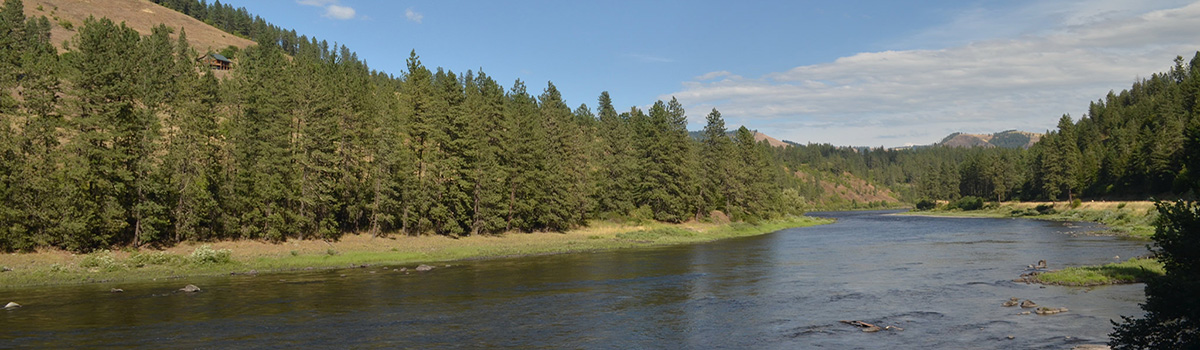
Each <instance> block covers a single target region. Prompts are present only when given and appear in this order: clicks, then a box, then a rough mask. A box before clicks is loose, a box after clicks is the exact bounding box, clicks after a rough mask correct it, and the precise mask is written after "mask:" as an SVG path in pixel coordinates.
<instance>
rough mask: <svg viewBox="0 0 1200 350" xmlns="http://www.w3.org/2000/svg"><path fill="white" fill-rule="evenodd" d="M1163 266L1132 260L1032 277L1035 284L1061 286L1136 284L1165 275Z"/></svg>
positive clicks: (1071, 268)
mask: <svg viewBox="0 0 1200 350" xmlns="http://www.w3.org/2000/svg"><path fill="white" fill-rule="evenodd" d="M1165 273H1166V272H1165V270H1163V264H1162V263H1161V262H1159V261H1158V260H1154V259H1149V258H1133V259H1129V260H1126V261H1123V262H1118V263H1111V264H1104V265H1101V266H1081V267H1068V268H1065V269H1062V270H1057V271H1050V272H1046V273H1041V274H1038V275H1036V276H1034V279H1035V280H1036V282H1039V283H1043V284H1053V285H1062V286H1097V285H1106V284H1121V283H1137V282H1143V281H1145V280H1146V279H1148V278H1153V277H1158V276H1162V275H1163V274H1165Z"/></svg>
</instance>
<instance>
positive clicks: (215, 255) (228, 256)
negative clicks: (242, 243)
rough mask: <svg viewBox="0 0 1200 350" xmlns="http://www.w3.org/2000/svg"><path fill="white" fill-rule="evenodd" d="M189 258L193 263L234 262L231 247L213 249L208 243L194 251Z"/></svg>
mask: <svg viewBox="0 0 1200 350" xmlns="http://www.w3.org/2000/svg"><path fill="white" fill-rule="evenodd" d="M189 260H191V262H192V263H193V264H197V265H205V264H228V263H230V262H233V252H232V251H230V250H229V249H212V247H210V246H208V245H202V246H200V247H197V248H196V250H193V251H192V255H191V256H190V257H189Z"/></svg>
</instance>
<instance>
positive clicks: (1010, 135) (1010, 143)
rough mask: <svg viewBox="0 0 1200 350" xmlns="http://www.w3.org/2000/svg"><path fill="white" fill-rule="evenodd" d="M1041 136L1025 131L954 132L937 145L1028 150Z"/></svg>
mask: <svg viewBox="0 0 1200 350" xmlns="http://www.w3.org/2000/svg"><path fill="white" fill-rule="evenodd" d="M1041 138H1042V135H1041V134H1038V133H1032V132H1027V131H1017V130H1008V131H1001V132H998V133H994V134H967V133H961V132H956V133H953V134H950V135H948V136H946V137H945V138H942V141H941V142H938V144H939V145H944V146H949V147H984V148H992V147H1000V148H1029V147H1032V146H1033V144H1035V143H1037V142H1038V140H1041Z"/></svg>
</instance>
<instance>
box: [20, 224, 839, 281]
mask: <svg viewBox="0 0 1200 350" xmlns="http://www.w3.org/2000/svg"><path fill="white" fill-rule="evenodd" d="M832 222H833V220H829V219H819V218H810V217H795V216H793V217H787V218H783V219H779V220H773V221H764V222H759V223H756V224H753V225H752V224H747V223H732V224H713V223H703V222H687V223H682V224H664V223H648V224H641V225H637V224H622V223H615V222H609V221H594V222H591V223H589V225H588V226H586V227H581V228H578V229H574V230H570V231H567V232H535V233H506V234H500V235H481V236H467V237H447V236H431V235H426V236H402V235H391V236H388V237H372V236H371V235H367V234H351V235H346V236H344V237H342V239H340V240H338V241H336V242H327V241H320V240H296V241H288V242H283V243H269V242H262V241H250V240H243V241H224V242H212V243H203V244H192V243H185V244H181V245H178V246H175V247H171V248H167V249H163V250H141V251H111V252H110V251H102V252H97V253H92V254H86V255H77V254H72V253H69V252H64V251H58V250H50V251H42V252H37V253H19V254H0V266H3V267H9V268H11V269H12V271H9V272H0V288H10V287H22V286H33V285H53V284H72V283H89V282H101V281H136V280H150V279H154V278H166V277H179V276H200V275H221V274H229V273H243V272H248V271H251V270H256V271H258V272H270V271H288V270H298V269H308V268H342V267H349V266H352V265H353V266H358V265H363V264H383V265H408V264H412V265H415V264H419V263H444V262H448V261H455V260H467V259H488V258H497V257H512V256H526V255H544V254H560V253H570V252H587V251H603V250H613V249H624V248H637V247H654V246H663V245H673V244H687V243H698V242H707V241H713V240H718V239H724V238H733V237H744V236H753V235H759V234H764V233H768V232H774V231H778V230H782V229H785V228H791V227H805V226H814V225H820V224H827V223H832ZM226 252H227V253H226ZM226 254H227V255H226Z"/></svg>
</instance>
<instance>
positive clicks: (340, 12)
mask: <svg viewBox="0 0 1200 350" xmlns="http://www.w3.org/2000/svg"><path fill="white" fill-rule="evenodd" d="M296 3H297V4H300V5H305V6H316V7H322V8H324V9H325V13H324V14H322V15H321V17H325V18H332V19H338V20H347V19H353V18H354V16H355V14H357V11H354V8H352V7H349V6H342V5H339V4H338V1H337V0H296Z"/></svg>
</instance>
